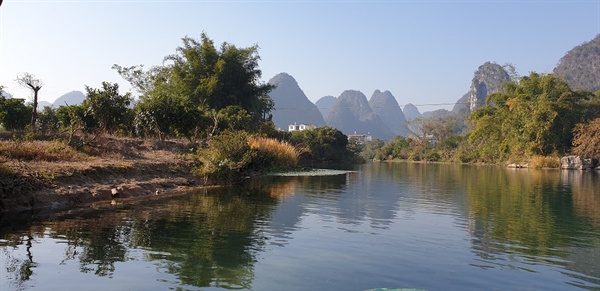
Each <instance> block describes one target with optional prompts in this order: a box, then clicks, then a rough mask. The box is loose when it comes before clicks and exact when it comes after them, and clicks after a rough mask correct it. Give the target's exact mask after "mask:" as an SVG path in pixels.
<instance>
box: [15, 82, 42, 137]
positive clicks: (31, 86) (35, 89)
mask: <svg viewBox="0 0 600 291" xmlns="http://www.w3.org/2000/svg"><path fill="white" fill-rule="evenodd" d="M17 82H18V83H19V84H20V85H21V86H23V87H26V88H29V89H31V90H32V91H33V107H32V109H31V130H32V131H34V130H35V121H36V119H37V106H38V92H39V91H40V90H41V89H42V85H43V83H42V81H41V80H40V79H37V78H36V77H35V76H34V75H32V74H30V73H24V74H23V75H21V76H17Z"/></svg>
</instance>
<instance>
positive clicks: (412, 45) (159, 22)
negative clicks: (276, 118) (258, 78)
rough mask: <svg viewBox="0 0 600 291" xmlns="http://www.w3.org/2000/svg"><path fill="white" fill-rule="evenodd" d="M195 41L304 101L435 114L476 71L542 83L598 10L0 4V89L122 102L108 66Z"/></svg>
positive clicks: (594, 27)
mask: <svg viewBox="0 0 600 291" xmlns="http://www.w3.org/2000/svg"><path fill="white" fill-rule="evenodd" d="M203 31H204V32H206V33H207V34H208V36H209V37H210V38H212V39H213V40H215V42H216V43H218V44H220V43H222V42H224V41H226V42H229V43H232V44H235V45H237V46H240V47H246V46H251V45H254V44H257V45H258V46H259V47H260V50H259V54H260V56H261V61H260V63H259V64H260V68H261V69H262V72H263V80H264V81H265V82H266V81H268V80H269V79H270V78H271V77H273V76H274V75H276V74H277V73H280V72H286V73H288V74H290V75H292V76H293V77H294V78H295V79H296V81H298V84H299V85H300V87H301V88H302V89H303V91H304V92H305V93H306V95H307V96H308V98H309V99H310V100H311V101H313V102H315V101H316V100H318V99H319V98H321V97H323V96H326V95H332V96H339V95H340V94H341V93H342V92H343V91H344V90H347V89H354V90H360V91H362V92H363V93H364V94H365V95H366V96H367V97H368V98H369V97H370V96H371V94H372V93H373V91H374V90H376V89H379V90H382V91H383V90H389V91H390V92H392V94H393V95H394V96H395V97H396V99H397V100H398V103H399V104H400V105H404V104H407V103H413V104H417V105H423V104H445V103H454V102H455V101H456V100H458V98H460V97H461V96H462V95H463V94H464V93H466V92H467V91H468V89H469V86H470V82H471V79H472V78H473V73H474V71H475V70H476V69H477V67H478V66H480V65H481V64H483V63H484V62H486V61H492V62H496V63H498V64H501V65H502V64H505V63H512V64H514V65H515V66H516V67H517V70H518V72H519V73H520V74H528V73H529V72H530V71H536V72H540V73H550V72H551V71H552V69H553V68H554V67H555V66H556V64H557V62H558V61H559V59H560V58H561V57H562V56H563V55H564V54H565V53H566V52H567V51H568V50H569V49H571V48H573V47H574V46H576V45H579V44H581V43H583V42H585V41H589V40H591V39H592V38H594V37H595V36H596V35H597V34H599V33H600V0H594V1H576V0H575V1H510V0H506V1H393V0H390V1H376V0H375V1H308V0H304V1H303V0H297V1H274V0H273V1H201V0H187V1H177V0H173V1H149V0H139V1H135V0H129V1H125V0H115V1H110V0H104V1H102V0H99V1H98V0H97V1H87V0H77V1H68V0H63V1H51V0H35V1H34V0H32V1H27V0H4V2H3V4H2V6H1V7H0V85H4V86H5V87H6V90H7V91H8V92H11V93H12V94H13V95H15V97H21V98H29V97H30V93H29V92H28V91H27V90H24V89H22V88H20V87H19V86H18V85H17V83H16V82H15V79H16V77H17V75H18V74H21V73H23V72H29V73H32V74H34V75H35V76H36V77H38V78H40V79H41V80H42V81H43V82H44V87H43V88H42V90H41V91H40V99H41V100H46V101H53V100H55V99H56V98H58V97H59V96H61V95H63V94H65V93H67V92H70V91H72V90H80V91H84V88H85V86H86V85H88V86H90V87H94V88H99V87H100V86H101V83H102V81H109V82H118V83H119V84H120V85H121V89H122V91H123V92H125V91H127V90H129V89H130V88H131V87H130V86H129V84H128V83H127V82H125V81H124V80H123V79H122V78H121V77H120V76H119V75H118V73H117V72H116V71H114V70H112V69H111V66H112V65H113V64H119V65H122V66H131V65H139V64H143V65H144V66H146V67H151V66H154V65H160V64H161V63H162V60H163V58H164V57H165V56H167V55H169V54H173V53H174V52H175V49H176V48H177V47H178V46H179V45H181V38H182V37H184V36H186V35H187V36H190V37H194V38H198V37H199V35H200V34H201V33H202V32H203ZM438 107H439V106H438ZM451 107H452V106H444V107H443V108H451ZM429 108H430V107H427V106H421V107H420V108H419V109H420V110H421V111H424V110H427V109H429Z"/></svg>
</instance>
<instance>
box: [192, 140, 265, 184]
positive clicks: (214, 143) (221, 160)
mask: <svg viewBox="0 0 600 291" xmlns="http://www.w3.org/2000/svg"><path fill="white" fill-rule="evenodd" d="M252 155H253V152H252V151H251V149H250V145H248V135H247V134H246V133H245V132H223V133H222V134H220V135H217V136H214V137H212V138H211V139H210V141H209V142H208V146H207V147H203V148H200V149H198V159H199V160H200V162H201V163H202V165H201V166H200V167H199V168H198V169H197V171H196V174H198V175H200V176H203V177H205V178H206V179H207V180H210V181H225V182H230V183H231V182H237V181H240V180H241V179H243V178H244V177H245V176H246V174H247V173H246V171H245V170H247V168H248V165H250V163H251V162H252Z"/></svg>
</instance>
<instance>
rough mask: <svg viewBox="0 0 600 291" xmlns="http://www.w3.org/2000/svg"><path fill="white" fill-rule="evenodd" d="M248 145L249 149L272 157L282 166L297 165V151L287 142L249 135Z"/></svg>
mask: <svg viewBox="0 0 600 291" xmlns="http://www.w3.org/2000/svg"><path fill="white" fill-rule="evenodd" d="M248 145H250V148H251V149H253V150H256V151H258V152H259V153H262V154H264V155H266V156H268V157H269V158H272V159H273V160H274V161H275V162H276V163H278V164H279V165H282V166H284V167H295V166H297V165H298V155H299V154H298V151H297V150H296V148H294V146H292V145H291V144H289V143H287V142H281V141H279V140H277V139H273V138H265V137H249V138H248Z"/></svg>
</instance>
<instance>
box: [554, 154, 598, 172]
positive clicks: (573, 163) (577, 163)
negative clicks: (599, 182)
mask: <svg viewBox="0 0 600 291" xmlns="http://www.w3.org/2000/svg"><path fill="white" fill-rule="evenodd" d="M560 164H561V169H569V170H587V169H593V168H594V160H592V159H582V158H581V157H579V156H566V157H562V158H561V159H560Z"/></svg>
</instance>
